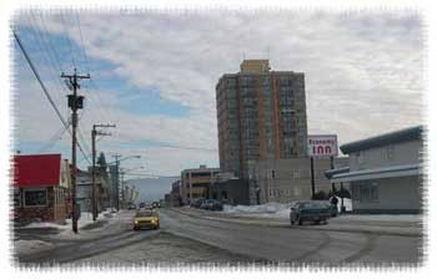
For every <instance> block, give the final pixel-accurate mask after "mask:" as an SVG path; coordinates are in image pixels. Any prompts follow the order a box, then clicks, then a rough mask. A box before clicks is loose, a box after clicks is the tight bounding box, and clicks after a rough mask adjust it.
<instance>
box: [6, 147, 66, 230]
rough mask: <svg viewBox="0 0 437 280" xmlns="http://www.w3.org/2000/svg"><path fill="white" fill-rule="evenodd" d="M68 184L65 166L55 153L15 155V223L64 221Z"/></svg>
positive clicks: (64, 162)
mask: <svg viewBox="0 0 437 280" xmlns="http://www.w3.org/2000/svg"><path fill="white" fill-rule="evenodd" d="M69 182H70V180H69V172H68V164H67V162H66V161H62V159H61V155H59V154H49V155H17V156H15V157H14V218H15V220H16V221H17V222H23V223H26V222H32V221H41V222H42V221H45V222H60V223H62V222H64V221H65V218H66V217H67V216H68V206H67V204H68V197H69V193H68V191H69V188H68V186H69Z"/></svg>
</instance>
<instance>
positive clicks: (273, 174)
mask: <svg viewBox="0 0 437 280" xmlns="http://www.w3.org/2000/svg"><path fill="white" fill-rule="evenodd" d="M275 175H276V174H275V170H272V178H275Z"/></svg>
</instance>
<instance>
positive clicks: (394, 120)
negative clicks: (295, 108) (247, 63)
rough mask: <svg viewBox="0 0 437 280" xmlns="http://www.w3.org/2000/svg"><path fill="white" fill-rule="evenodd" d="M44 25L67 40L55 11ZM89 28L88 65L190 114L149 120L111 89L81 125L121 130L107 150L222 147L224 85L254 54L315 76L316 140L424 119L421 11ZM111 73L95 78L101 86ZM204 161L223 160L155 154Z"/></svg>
mask: <svg viewBox="0 0 437 280" xmlns="http://www.w3.org/2000/svg"><path fill="white" fill-rule="evenodd" d="M65 20H66V21H67V22H71V23H74V21H75V19H74V16H69V15H65ZM45 21H46V26H47V28H48V30H49V31H50V32H54V33H59V34H62V33H63V32H65V28H64V27H63V26H62V23H61V21H60V17H58V16H56V15H49V14H46V15H45ZM23 22H24V21H23ZM80 22H81V25H82V33H83V37H84V44H85V48H86V50H87V53H88V56H89V57H91V58H94V59H95V58H98V59H103V60H105V61H109V62H111V63H112V64H114V65H115V66H116V69H115V70H114V71H113V73H112V74H115V75H118V76H119V77H121V78H123V79H126V80H127V81H128V82H129V83H131V84H133V85H135V86H137V87H139V88H146V87H150V86H152V87H157V88H159V90H160V95H161V98H163V99H165V100H171V101H174V102H178V103H180V104H183V105H184V106H188V107H189V108H190V114H189V116H186V117H182V118H173V117H166V116H139V115H137V114H133V113H129V112H126V111H123V110H121V109H120V108H119V107H118V106H117V97H116V96H115V94H113V93H106V92H105V93H103V92H101V93H99V95H100V96H104V98H102V97H100V98H94V100H91V101H90V102H89V103H90V105H89V106H90V110H89V111H87V112H86V118H85V117H84V118H83V120H82V124H83V127H84V130H85V131H88V130H90V127H91V125H92V123H93V122H94V121H95V120H98V119H102V118H106V119H110V120H111V121H113V122H116V123H117V126H118V127H117V129H116V131H117V132H114V133H115V136H114V137H113V139H112V140H110V139H107V140H106V139H105V140H102V141H105V142H104V143H108V145H109V143H114V142H113V141H114V139H115V141H116V142H128V141H140V142H141V141H143V140H145V139H149V140H153V141H162V142H168V143H174V144H177V145H182V146H201V147H207V148H216V147H217V132H216V112H215V85H216V83H217V81H218V79H219V78H220V76H221V75H222V74H224V73H234V72H237V71H238V70H239V63H240V62H241V60H242V59H243V56H244V55H245V56H246V58H251V57H266V56H268V57H269V58H270V60H271V66H272V68H273V69H274V70H293V71H296V72H304V73H305V78H306V94H307V114H308V125H309V132H310V133H338V135H339V140H340V142H341V143H345V142H348V141H352V140H356V139H360V138H363V137H367V136H370V135H374V134H379V133H383V132H386V131H388V130H395V129H400V128H403V127H406V126H410V125H415V124H419V123H421V122H422V121H423V119H422V114H423V104H422V89H423V81H422V71H423V69H422V68H423V65H422V60H423V46H422V44H423V43H422V40H423V38H422V32H423V30H422V27H421V20H420V16H419V15H417V14H415V13H414V12H409V11H403V12H401V11H397V12H393V13H390V12H356V13H355V12H350V13H348V14H335V13H323V12H309V11H294V12H286V11H282V12H257V13H250V12H249V13H240V12H235V11H233V12H229V11H226V12H223V11H211V12H201V13H200V12H198V13H177V12H170V13H157V12H144V13H143V14H139V15H119V14H117V13H112V14H104V13H98V14H92V13H81V14H80ZM71 26H72V27H73V28H72V29H70V30H69V32H68V34H69V36H71V38H72V39H73V40H74V41H75V42H77V43H78V44H79V45H80V44H81V39H80V36H79V32H77V25H75V24H71ZM109 74H110V73H109ZM106 75H108V73H95V77H97V78H96V79H97V80H96V81H97V83H98V82H99V81H98V78H99V77H102V78H103V77H105V76H106ZM89 94H90V99H93V97H91V96H94V94H93V92H92V91H91V92H90V93H89ZM95 96H98V95H97V93H96V95H95ZM102 99H104V100H103V101H102ZM98 104H100V106H99V105H98ZM102 104H104V105H103V106H104V107H105V109H101V108H99V107H102ZM20 106H21V105H20ZM22 106H24V108H28V107H27V106H30V104H22ZM30 107H31V106H30ZM30 107H29V108H30ZM24 110H26V109H24ZM29 113H31V112H29ZM50 113H51V112H50ZM32 114H33V115H32V116H31V117H32V119H33V118H36V113H32ZM29 117H30V116H29ZM34 137H36V135H34ZM34 137H33V138H34ZM30 138H32V137H30ZM33 138H32V139H33ZM111 141H112V142H111ZM114 148H115V147H114ZM152 150H153V149H151V151H152ZM153 151H154V150H153ZM159 151H162V152H159ZM164 157H168V158H165V159H164ZM202 160H204V161H208V162H214V161H217V155H215V154H211V153H209V152H201V151H199V152H193V151H189V150H186V151H184V150H174V149H173V150H171V152H164V150H163V149H158V150H156V152H153V153H152V152H151V161H153V162H157V163H158V162H159V164H157V167H156V168H157V169H159V168H161V169H162V170H164V169H165V168H166V167H169V166H171V168H175V169H176V171H177V170H178V167H177V166H178V165H180V163H181V162H193V163H199V162H202Z"/></svg>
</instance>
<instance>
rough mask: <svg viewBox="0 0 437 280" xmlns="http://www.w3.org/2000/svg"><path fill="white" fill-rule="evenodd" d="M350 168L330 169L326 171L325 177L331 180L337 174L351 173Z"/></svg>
mask: <svg viewBox="0 0 437 280" xmlns="http://www.w3.org/2000/svg"><path fill="white" fill-rule="evenodd" d="M349 170H350V169H349V167H348V166H346V167H341V168H336V169H329V170H326V171H325V176H326V178H328V179H331V178H332V176H334V175H337V174H343V173H348V172H349Z"/></svg>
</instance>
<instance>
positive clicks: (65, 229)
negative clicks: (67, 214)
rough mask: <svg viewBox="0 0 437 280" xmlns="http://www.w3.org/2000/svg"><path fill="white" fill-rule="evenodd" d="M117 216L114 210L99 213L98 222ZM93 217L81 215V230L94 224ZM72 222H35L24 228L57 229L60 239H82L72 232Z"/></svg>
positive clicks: (85, 213)
mask: <svg viewBox="0 0 437 280" xmlns="http://www.w3.org/2000/svg"><path fill="white" fill-rule="evenodd" d="M116 215H117V213H114V211H112V209H106V210H105V211H103V212H101V213H99V215H98V217H97V220H96V222H98V221H103V220H110V219H112V218H114V217H115V216H116ZM93 223H94V221H93V215H92V213H90V212H82V213H81V214H80V218H79V220H78V221H77V224H78V227H79V230H80V229H81V228H83V227H85V226H87V225H90V224H93ZM71 227H72V220H71V219H66V220H65V224H57V223H48V222H40V223H38V222H34V223H30V224H28V225H26V226H24V227H23V228H57V229H59V230H60V232H59V233H58V236H59V237H66V238H76V239H77V238H81V237H83V235H80V236H79V235H77V234H75V233H74V232H73V231H72V230H71Z"/></svg>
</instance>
